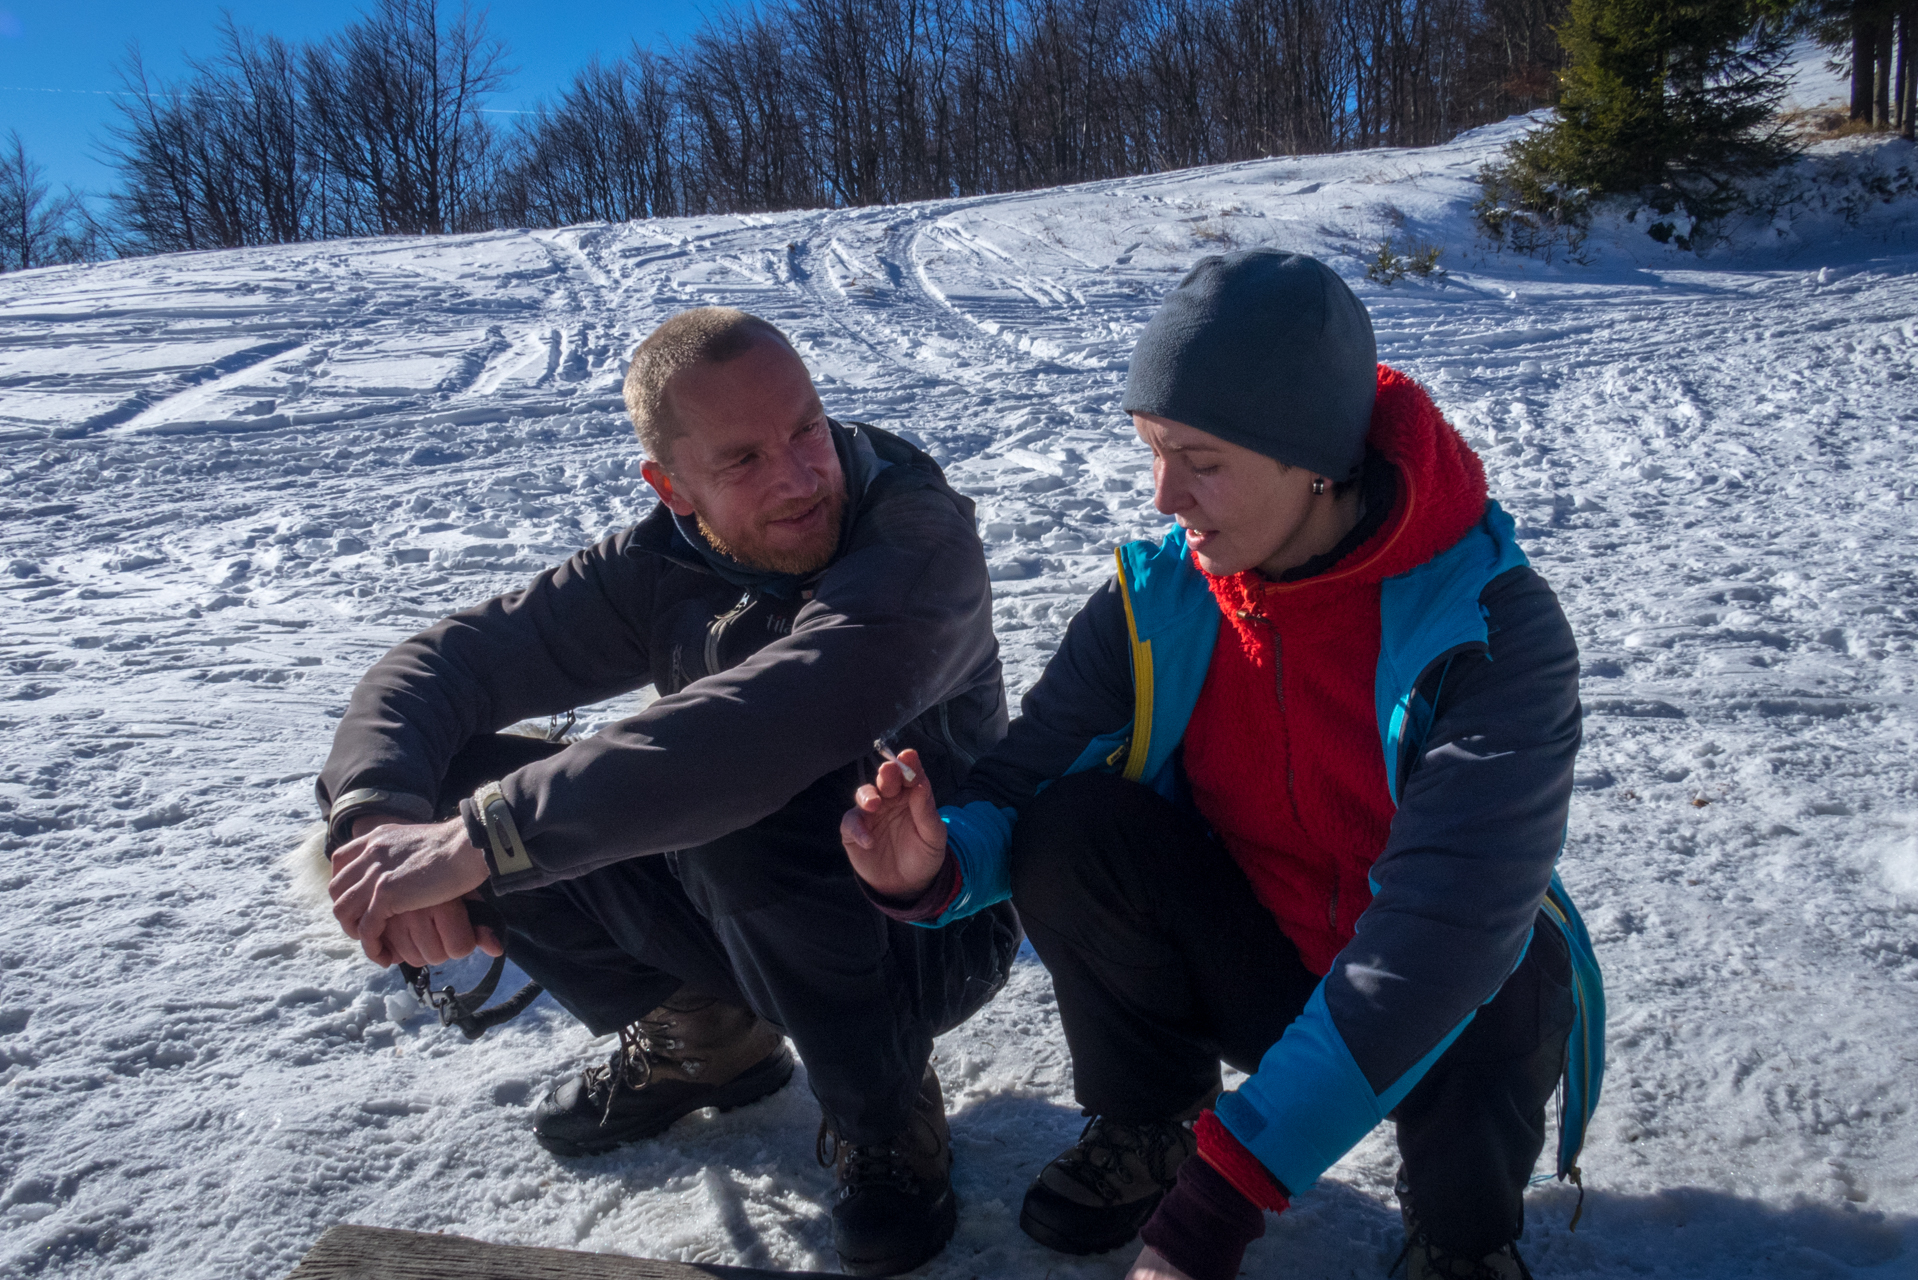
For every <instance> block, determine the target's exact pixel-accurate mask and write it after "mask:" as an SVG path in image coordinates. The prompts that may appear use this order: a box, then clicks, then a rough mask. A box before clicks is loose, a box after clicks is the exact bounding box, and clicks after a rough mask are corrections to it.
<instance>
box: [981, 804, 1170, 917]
mask: <svg viewBox="0 0 1918 1280" xmlns="http://www.w3.org/2000/svg"><path fill="white" fill-rule="evenodd" d="M1164 805H1165V801H1164V800H1162V799H1160V797H1159V796H1158V795H1157V794H1156V793H1154V792H1153V791H1151V790H1150V789H1149V788H1147V787H1143V786H1141V785H1140V784H1138V783H1136V782H1129V781H1127V780H1126V779H1124V778H1121V777H1119V776H1118V775H1117V774H1110V773H1075V774H1072V775H1070V776H1068V777H1064V778H1061V779H1059V780H1058V781H1056V782H1054V783H1053V784H1052V785H1051V786H1049V787H1047V788H1046V789H1045V790H1044V791H1042V792H1040V793H1039V794H1038V795H1037V796H1036V797H1035V798H1034V799H1033V800H1032V801H1031V802H1029V803H1028V804H1027V805H1026V806H1025V807H1024V808H1023V809H1022V810H1020V813H1019V821H1018V823H1017V824H1016V825H1015V826H1014V827H1013V829H1012V897H1013V901H1014V902H1015V903H1016V904H1018V906H1019V909H1020V910H1021V911H1030V912H1034V913H1037V914H1040V915H1044V914H1047V913H1048V908H1050V907H1052V906H1053V905H1054V904H1058V903H1062V902H1071V901H1074V900H1077V899H1079V898H1081V897H1082V896H1083V895H1084V893H1085V891H1086V889H1087V887H1088V884H1089V882H1090V880H1091V879H1092V878H1094V877H1096V878H1097V879H1099V880H1101V881H1103V880H1108V879H1110V878H1111V876H1112V872H1113V864H1114V863H1115V862H1116V861H1120V860H1123V859H1124V857H1125V848H1124V846H1125V845H1127V844H1129V843H1131V842H1129V841H1127V840H1125V839H1124V837H1123V834H1122V833H1123V832H1124V831H1125V830H1126V829H1127V828H1128V827H1132V828H1133V829H1135V830H1136V822H1133V821H1130V819H1131V818H1134V817H1136V816H1137V814H1138V812H1139V811H1140V810H1141V809H1145V808H1150V807H1155V806H1164Z"/></svg>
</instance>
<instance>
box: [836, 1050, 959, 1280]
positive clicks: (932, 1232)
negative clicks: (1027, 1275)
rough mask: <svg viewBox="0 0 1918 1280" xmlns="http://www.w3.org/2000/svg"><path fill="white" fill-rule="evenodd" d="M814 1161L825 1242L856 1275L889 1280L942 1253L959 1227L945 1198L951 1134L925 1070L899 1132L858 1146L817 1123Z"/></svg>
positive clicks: (935, 1078)
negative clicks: (827, 1201) (823, 1178)
mask: <svg viewBox="0 0 1918 1280" xmlns="http://www.w3.org/2000/svg"><path fill="white" fill-rule="evenodd" d="M819 1163H820V1164H822V1165H830V1166H832V1170H833V1180H834V1182H835V1184H836V1186H837V1190H836V1191H835V1193H834V1195H833V1201H832V1242H833V1246H834V1247H835V1248H837V1249H838V1250H839V1265H840V1266H842V1267H843V1268H845V1270H846V1271H847V1273H848V1274H850V1275H855V1276H896V1275H898V1274H899V1273H900V1272H902V1271H910V1270H912V1269H913V1268H914V1267H916V1266H918V1265H919V1264H920V1263H922V1262H925V1261H927V1260H928V1259H930V1258H931V1257H932V1256H933V1255H934V1254H936V1253H938V1252H939V1251H940V1250H941V1249H943V1248H945V1247H946V1241H948V1240H950V1239H952V1229H953V1226H954V1225H955V1224H956V1223H957V1222H958V1206H957V1204H956V1203H955V1201H954V1200H953V1196H952V1133H951V1131H950V1130H948V1129H947V1128H946V1103H945V1099H944V1098H943V1097H942V1096H941V1095H940V1092H939V1077H938V1076H936V1075H934V1074H933V1071H932V1064H931V1063H927V1064H926V1074H925V1078H924V1079H923V1080H921V1081H920V1084H919V1101H918V1102H917V1103H916V1104H915V1105H914V1106H913V1109H912V1118H911V1119H909V1120H908V1121H907V1122H906V1127H905V1128H904V1129H901V1130H900V1131H899V1132H898V1133H896V1134H894V1135H893V1137H892V1138H891V1140H889V1141H887V1142H873V1143H867V1144H864V1145H858V1144H855V1143H852V1142H848V1141H847V1140H846V1139H844V1138H842V1137H840V1136H839V1134H838V1133H836V1132H834V1131H833V1127H832V1123H831V1121H829V1120H825V1119H822V1120H821V1121H820V1122H819Z"/></svg>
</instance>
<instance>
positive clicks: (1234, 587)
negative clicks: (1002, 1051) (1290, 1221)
mask: <svg viewBox="0 0 1918 1280" xmlns="http://www.w3.org/2000/svg"><path fill="white" fill-rule="evenodd" d="M1375 361H1376V349H1375V346H1374V340H1373V336H1372V326H1371V322H1370V319H1369V318H1368V317H1367V316H1366V313H1365V308H1364V306H1363V305H1362V304H1361V303H1360V302H1359V300H1358V299H1357V298H1356V297H1355V296H1353V294H1352V291H1351V290H1350V289H1348V288H1347V287H1346V286H1345V284H1344V282H1343V281H1341V280H1340V279H1339V277H1338V276H1337V275H1336V274H1334V273H1333V272H1332V271H1331V270H1330V269H1329V268H1327V267H1325V266H1324V265H1322V264H1321V263H1319V262H1316V261H1314V260H1313V259H1311V258H1305V257H1286V256H1284V255H1281V254H1277V253H1273V252H1270V251H1264V250H1261V251H1253V252H1247V253H1238V254H1232V255H1229V256H1226V257H1218V258H1208V259H1206V260H1205V261H1203V262H1201V263H1200V264H1199V265H1198V267H1197V268H1195V269H1194V270H1193V271H1192V273H1191V274H1190V275H1188V276H1187V277H1186V278H1185V280H1183V281H1182V282H1181V283H1180V284H1179V285H1178V287H1177V288H1176V289H1174V290H1173V291H1172V293H1171V295H1170V296H1169V297H1168V299H1167V301H1166V303H1165V305H1164V307H1163V308H1162V309H1161V310H1160V312H1159V313H1158V315H1157V316H1156V317H1154V319H1153V321H1152V323H1151V325H1150V326H1148V328H1147V329H1146V331H1145V334H1144V336H1143V337H1142V338H1141V339H1140V342H1139V346H1138V350H1137V351H1136V352H1135V353H1134V355H1133V359H1132V364H1131V368H1130V370H1129V372H1128V374H1127V382H1126V397H1125V401H1124V404H1125V408H1126V410H1127V412H1129V413H1130V414H1131V415H1132V422H1133V425H1134V427H1135V429H1136V430H1137V432H1138V434H1139V437H1140V439H1141V441H1142V442H1143V443H1144V444H1145V446H1146V447H1147V448H1149V449H1150V450H1151V451H1152V462H1153V479H1154V486H1155V489H1154V501H1155V503H1156V505H1157V506H1158V509H1159V510H1160V511H1161V512H1164V513H1165V514H1167V515H1170V516H1175V517H1176V518H1177V523H1176V525H1175V526H1174V527H1173V528H1172V529H1171V530H1170V531H1169V532H1168V533H1167V534H1166V536H1165V539H1164V540H1163V541H1162V542H1160V543H1157V544H1154V543H1147V542H1134V543H1131V544H1129V545H1127V546H1124V547H1121V548H1120V549H1119V551H1118V556H1117V560H1118V572H1117V574H1116V575H1115V577H1114V578H1113V580H1112V581H1111V582H1110V583H1109V584H1108V585H1107V586H1106V587H1105V588H1103V589H1102V590H1100V591H1099V592H1098V593H1096V594H1095V595H1094V596H1093V598H1092V599H1091V600H1090V601H1089V602H1088V603H1087V605H1086V606H1085V608H1084V609H1082V610H1081V611H1080V613H1079V615H1078V616H1077V617H1076V618H1074V619H1073V621H1072V623H1071V625H1070V626H1069V627H1068V628H1067V630H1066V635H1065V640H1064V643H1062V644H1061V645H1060V647H1059V651H1058V652H1057V653H1056V654H1055V655H1054V656H1053V658H1052V660H1051V662H1050V663H1049V664H1048V665H1047V667H1046V670H1045V673H1044V674H1043V675H1042V676H1041V677H1040V679H1039V682H1038V683H1037V685H1036V686H1035V687H1034V688H1033V689H1032V691H1031V692H1030V693H1028V694H1027V695H1026V698H1025V700H1024V703H1023V714H1022V715H1021V716H1020V718H1019V719H1018V720H1017V721H1016V722H1014V723H1013V725H1012V727H1011V730H1010V732H1009V733H1008V735H1007V737H1006V739H1005V741H1004V742H1002V743H1000V744H999V746H998V747H996V748H995V749H994V750H993V751H992V752H991V753H990V754H989V755H987V756H986V757H985V758H984V759H983V760H981V761H980V762H979V764H978V765H977V766H976V767H975V768H974V769H973V770H972V772H971V773H970V775H969V776H968V777H967V779H966V781H965V782H964V783H963V784H962V786H961V787H960V788H958V789H957V790H956V791H946V792H944V794H945V795H947V796H950V797H951V798H952V799H954V800H956V801H957V804H955V805H950V806H948V807H947V808H946V809H945V810H944V811H943V815H942V813H941V811H939V810H936V809H935V807H934V801H933V795H934V793H935V792H936V791H938V789H939V788H938V783H937V782H936V781H929V780H926V779H911V778H908V777H907V776H906V775H905V774H904V773H903V772H902V771H901V769H900V767H899V766H898V765H897V764H891V763H888V764H886V765H884V766H882V767H881V768H880V769H879V771H878V776H877V778H876V779H875V782H874V784H873V785H869V786H865V787H862V788H861V789H860V790H859V792H858V794H857V797H856V807H855V808H854V809H853V810H852V811H849V812H848V813H847V815H846V819H845V825H844V829H843V834H844V836H845V839H846V848H847V851H848V853H849V854H850V856H851V858H852V860H853V862H854V864H855V865H856V866H857V867H858V868H859V870H860V872H861V874H862V875H863V876H864V877H865V878H866V880H867V881H868V883H870V884H871V885H872V886H873V888H874V889H875V890H876V891H878V892H880V893H882V894H884V895H887V898H888V900H889V901H891V902H893V903H896V904H898V905H897V906H896V907H895V908H894V910H895V912H896V914H897V917H898V918H900V919H903V920H912V921H921V922H925V923H927V924H931V925H936V926H942V927H945V928H950V927H951V923H950V922H951V921H954V920H957V919H962V918H965V916H966V914H967V913H968V912H972V911H977V910H979V909H981V908H982V907H985V906H986V905H987V904H990V903H995V902H998V901H1001V900H1003V899H1005V898H1006V897H1008V896H1010V897H1011V899H1012V901H1013V902H1014V904H1015V905H1017V907H1018V908H1019V913H1020V916H1021V918H1022V919H1023V920H1024V923H1025V926H1026V929H1027V930H1028V932H1029V933H1030V935H1031V938H1032V944H1033V947H1034V948H1035V949H1036V950H1037V951H1038V953H1039V956H1040V958H1041V959H1042V960H1044V961H1045V963H1046V967H1047V968H1048V969H1050V970H1051V972H1052V979H1053V986H1054V989H1055V991H1056V992H1057V996H1058V1001H1059V1014H1060V1019H1061V1021H1062V1022H1063V1024H1064V1028H1065V1035H1066V1043H1067V1045H1068V1047H1069V1048H1070V1050H1071V1053H1072V1067H1073V1080H1074V1087H1075V1089H1076V1091H1077V1094H1078V1098H1079V1101H1080V1103H1081V1104H1082V1105H1083V1106H1084V1107H1085V1110H1086V1114H1088V1115H1089V1116H1091V1117H1092V1120H1091V1122H1090V1123H1089V1124H1088V1125H1087V1126H1086V1128H1085V1131H1084V1133H1083V1135H1082V1136H1081V1137H1080V1139H1079V1141H1078V1143H1077V1144H1075V1145H1074V1146H1073V1147H1071V1148H1070V1149H1068V1150H1067V1151H1065V1152H1064V1153H1063V1154H1061V1155H1060V1156H1059V1157H1058V1158H1057V1159H1055V1160H1054V1161H1052V1163H1051V1164H1049V1165H1048V1166H1046V1168H1045V1169H1044V1170H1043V1171H1041V1173H1040V1174H1039V1176H1038V1178H1037V1179H1036V1180H1035V1181H1034V1183H1033V1184H1032V1186H1031V1188H1030V1189H1029V1190H1028V1191H1027V1193H1026V1197H1025V1204H1024V1207H1023V1211H1022V1212H1021V1214H1020V1225H1021V1226H1022V1227H1024V1228H1025V1230H1026V1231H1027V1232H1028V1233H1029V1234H1031V1235H1032V1236H1033V1237H1035V1238H1036V1239H1038V1240H1039V1241H1041V1242H1042V1243H1045V1244H1047V1245H1050V1246H1052V1247H1053V1248H1056V1249H1062V1250H1066V1251H1068V1252H1072V1253H1093V1252H1102V1251H1105V1250H1108V1249H1113V1248H1117V1247H1118V1246H1119V1245H1121V1244H1123V1243H1125V1242H1126V1241H1128V1240H1130V1239H1131V1238H1132V1237H1133V1236H1134V1235H1135V1234H1142V1235H1143V1237H1144V1239H1145V1241H1146V1244H1147V1246H1148V1247H1147V1248H1145V1249H1144V1250H1143V1251H1142V1252H1141V1253H1140V1254H1139V1256H1138V1260H1137V1261H1136V1262H1135V1263H1134V1266H1133V1270H1132V1276H1133V1278H1134V1280H1143V1278H1145V1277H1177V1276H1189V1277H1193V1278H1194V1280H1232V1278H1233V1277H1234V1276H1236V1275H1237V1274H1238V1272H1239V1267H1240V1262H1241V1259H1242V1254H1243V1251H1244V1249H1245V1247H1246V1245H1247V1244H1248V1243H1249V1242H1250V1241H1251V1240H1253V1239H1254V1238H1255V1237H1257V1236H1259V1235H1262V1234H1263V1233H1264V1230H1265V1223H1264V1215H1263V1213H1262V1212H1261V1211H1262V1210H1272V1211H1281V1210H1283V1209H1285V1208H1286V1207H1287V1204H1288V1202H1289V1201H1290V1199H1291V1197H1293V1196H1295V1195H1297V1194H1299V1193H1301V1192H1303V1191H1305V1190H1306V1189H1307V1188H1309V1187H1310V1186H1311V1185H1312V1184H1313V1182H1314V1181H1316V1180H1317V1178H1318V1177H1319V1175H1320V1174H1321V1173H1323V1172H1324V1171H1325V1170H1326V1169H1327V1168H1328V1167H1329V1166H1330V1165H1332V1164H1333V1162H1335V1161H1336V1160H1338V1159H1339V1158H1340V1157H1341V1156H1342V1155H1344V1154H1345V1152H1346V1151H1348V1150H1349V1149H1350V1148H1351V1147H1352V1146H1353V1144H1355V1143H1357V1142H1358V1141H1359V1140H1360V1139H1361V1138H1363V1137H1364V1136H1365V1135H1366V1134H1367V1133H1368V1132H1369V1131H1370V1130H1371V1129H1372V1128H1373V1127H1374V1126H1375V1125H1377V1124H1378V1123H1379V1121H1380V1120H1382V1119H1387V1118H1389V1119H1392V1120H1395V1121H1396V1123H1397V1130H1398V1144H1399V1152H1400V1156H1401V1158H1402V1164H1401V1167H1400V1173H1399V1179H1398V1188H1399V1200H1400V1207H1401V1210H1402V1212H1403V1214H1404V1218H1405V1224H1406V1254H1405V1262H1406V1269H1407V1272H1408V1274H1409V1276H1410V1277H1411V1280H1436V1278H1439V1277H1458V1278H1461V1280H1470V1278H1479V1280H1516V1278H1518V1277H1522V1276H1525V1275H1526V1274H1527V1273H1526V1270H1525V1265H1524V1263H1523V1262H1521V1261H1520V1259H1519V1255H1518V1251H1517V1247H1516V1244H1515V1242H1516V1240H1517V1239H1518V1237H1519V1234H1520V1232H1521V1231H1522V1230H1523V1227H1524V1221H1525V1219H1524V1207H1523V1200H1522V1197H1523V1193H1524V1190H1525V1186H1526V1182H1527V1181H1528V1179H1529V1178H1530V1176H1531V1172H1532V1166H1533V1163H1534V1162H1535V1161H1536V1160H1537V1158H1538V1155H1539V1152H1540V1150H1541V1149H1542V1148H1543V1145H1544V1141H1545V1103H1546V1100H1547V1099H1548V1098H1549V1097H1550V1096H1551V1094H1552V1091H1553V1089H1554V1088H1555V1087H1556V1086H1557V1085H1558V1083H1559V1081H1560V1079H1561V1076H1563V1078H1564V1079H1565V1081H1566V1085H1567V1100H1566V1106H1565V1108H1564V1111H1563V1113H1562V1120H1563V1123H1562V1125H1561V1136H1560V1146H1559V1171H1560V1173H1561V1174H1565V1175H1570V1174H1574V1173H1575V1172H1576V1169H1575V1166H1573V1164H1572V1159H1573V1158H1574V1157H1575V1156H1576V1154H1577V1151H1578V1144H1579V1137H1580V1135H1582V1133H1583V1131H1584V1124H1585V1121H1586V1119H1587V1117H1588V1116H1589V1114H1590V1109H1591V1106H1592V1104H1593V1103H1594V1102H1595V1101H1596V1099H1597V1091H1598V1068H1599V1065H1600V1064H1599V1061H1598V1054H1599V1053H1600V1052H1601V1050H1602V1045H1603V1026H1602V1019H1603V1011H1602V996H1601V992H1600V990H1599V986H1598V972H1597V967H1596V965H1595V963H1594V962H1593V961H1592V957H1591V950H1590V943H1589V941H1588V940H1587V938H1586V936H1585V930H1584V928H1583V927H1582V926H1581V925H1580V924H1579V923H1578V916H1577V913H1576V912H1575V911H1573V910H1572V908H1571V904H1570V902H1569V900H1568V899H1567V898H1566V897H1565V896H1564V890H1563V887H1562V886H1561V885H1559V883H1558V881H1557V878H1556V876H1555V875H1554V873H1553V866H1554V863H1555V862H1556V859H1557V856H1558V851H1559V846H1560V844H1561V842H1562V841H1563V838H1564V833H1565V822H1566V814H1567V812H1568V808H1569V804H1570V800H1571V793H1572V761H1573V757H1574V756H1575V755H1576V753H1577V751H1578V745H1579V734H1580V720H1579V702H1578V652H1577V649H1576V647H1575V645H1574V644H1573V641H1572V633H1571V629H1570V627H1569V626H1567V624H1566V621H1565V616H1564V614H1563V613H1562V612H1560V610H1559V606H1558V601H1557V599H1556V598H1555V597H1554V596H1553V595H1552V592H1551V589H1550V588H1549V587H1547V586H1546V584H1545V582H1544V581H1543V580H1542V579H1541V578H1540V577H1539V576H1538V574H1536V573H1534V572H1533V571H1532V570H1531V569H1530V568H1529V567H1528V566H1527V564H1526V560H1525V555H1524V553H1523V552H1522V551H1521V550H1520V549H1519V547H1518V545H1517V542H1516V541H1515V539H1514V537H1513V526H1512V521H1511V520H1510V518H1508V517H1507V516H1506V515H1505V514H1504V513H1503V512H1502V511H1500V510H1499V508H1498V504H1496V503H1493V502H1488V501H1487V493H1486V481H1485V472H1484V469H1483V468H1482V467H1481V466H1480V463H1479V460H1478V458H1477V457H1476V456H1475V455H1474V454H1473V453H1472V451H1471V449H1470V447H1469V446H1467V445H1466V443H1465V441H1464V440H1463V439H1461V438H1460V437H1459V435H1458V433H1457V432H1456V431H1454V430H1453V429H1452V427H1451V426H1450V425H1448V424H1447V423H1446V421H1445V419H1444V418H1443V417H1442V416H1441V415H1440V414H1439V411H1438V409H1437V408H1436V407H1435V406H1434V405H1433V404H1432V401H1431V400H1430V398H1428V397H1427V395H1426V394H1425V392H1424V391H1423V390H1421V389H1420V388H1419V386H1418V385H1417V384H1416V383H1414V382H1413V381H1411V379H1409V378H1407V377H1405V376H1404V375H1403V374H1400V373H1397V372H1395V371H1393V370H1391V369H1388V368H1386V367H1384V366H1382V365H1378V364H1376V363H1375ZM902 758H903V760H904V763H905V764H906V765H907V766H908V767H913V766H915V765H916V762H915V761H914V760H913V758H912V757H911V756H910V755H906V756H904V757H902ZM942 817H943V820H942ZM1568 1049H1569V1052H1568ZM1221 1059H1224V1060H1225V1061H1226V1062H1229V1063H1231V1064H1232V1065H1233V1066H1235V1067H1238V1068H1239V1069H1240V1070H1243V1071H1246V1072H1248V1073H1250V1078H1249V1079H1247V1080H1245V1081H1244V1082H1243V1083H1242V1084H1240V1085H1239V1086H1238V1087H1237V1088H1236V1089H1233V1090H1231V1091H1227V1092H1221V1088H1220V1084H1221V1075H1220V1069H1219V1063H1220V1060H1221ZM1194 1157H1196V1158H1194Z"/></svg>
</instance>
